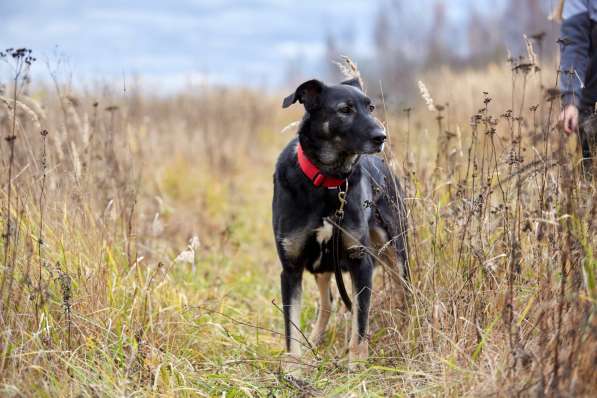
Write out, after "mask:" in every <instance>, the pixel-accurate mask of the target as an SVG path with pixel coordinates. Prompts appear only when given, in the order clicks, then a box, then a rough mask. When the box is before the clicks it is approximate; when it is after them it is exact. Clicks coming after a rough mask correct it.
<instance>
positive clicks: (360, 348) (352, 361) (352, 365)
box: [348, 339, 369, 371]
mask: <svg viewBox="0 0 597 398" xmlns="http://www.w3.org/2000/svg"><path fill="white" fill-rule="evenodd" d="M368 358H369V341H368V340H367V339H363V340H362V341H361V342H360V343H353V342H351V343H350V345H349V347H348V369H350V370H353V371H354V370H359V369H362V368H364V367H365V366H366V365H367V359H368Z"/></svg>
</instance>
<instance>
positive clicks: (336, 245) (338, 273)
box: [332, 181, 352, 312]
mask: <svg viewBox="0 0 597 398" xmlns="http://www.w3.org/2000/svg"><path fill="white" fill-rule="evenodd" d="M347 191H348V181H346V189H345V190H344V191H342V189H339V192H338V201H339V202H340V206H339V207H338V210H336V214H335V215H334V223H332V225H333V226H334V229H333V231H332V250H333V261H334V275H335V277H336V285H337V286H338V292H340V297H342V301H343V302H344V305H345V306H346V308H348V310H349V311H351V312H352V302H351V301H350V296H349V295H348V292H347V291H346V286H345V285H344V279H343V278H342V270H341V269H340V247H341V245H342V231H341V230H340V228H339V227H340V225H342V220H343V219H344V205H345V204H346V192H347Z"/></svg>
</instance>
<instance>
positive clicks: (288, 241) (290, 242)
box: [281, 230, 307, 259]
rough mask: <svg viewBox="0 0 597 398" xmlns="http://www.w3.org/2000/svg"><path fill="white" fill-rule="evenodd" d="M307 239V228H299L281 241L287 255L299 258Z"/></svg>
mask: <svg viewBox="0 0 597 398" xmlns="http://www.w3.org/2000/svg"><path fill="white" fill-rule="evenodd" d="M306 239H307V233H306V231H305V230H299V231H296V232H293V233H291V234H289V235H288V236H285V237H284V238H283V239H282V242H281V243H282V247H283V248H284V251H285V252H286V256H288V258H293V259H294V258H297V257H298V256H299V255H300V254H301V253H302V250H303V247H304V246H305V241H306Z"/></svg>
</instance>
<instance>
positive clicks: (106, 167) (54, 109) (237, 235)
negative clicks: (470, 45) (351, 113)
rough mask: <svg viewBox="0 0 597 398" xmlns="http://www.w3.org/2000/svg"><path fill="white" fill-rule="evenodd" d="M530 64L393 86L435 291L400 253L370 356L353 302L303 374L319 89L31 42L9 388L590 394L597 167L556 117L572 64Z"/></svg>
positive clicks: (5, 253) (2, 307)
mask: <svg viewBox="0 0 597 398" xmlns="http://www.w3.org/2000/svg"><path fill="white" fill-rule="evenodd" d="M10 62H15V63H16V62H24V60H22V61H18V60H17V61H14V60H10ZM521 62H522V61H521ZM524 65H526V64H524V63H523V66H524ZM523 66H521V65H520V64H517V63H507V62H504V63H503V64H500V65H489V66H488V67H486V68H484V69H481V70H460V71H453V70H450V69H447V68H444V69H441V68H440V69H438V70H435V71H433V72H426V73H423V74H421V75H420V76H419V78H420V80H421V81H422V82H423V83H424V90H427V91H428V94H429V97H430V98H428V103H425V102H424V100H423V99H422V98H420V97H418V96H417V97H414V98H412V102H411V109H403V108H401V107H397V106H390V105H387V106H386V105H385V104H384V101H383V98H378V101H377V102H378V107H377V109H378V110H377V111H376V112H377V116H378V117H379V118H380V119H381V120H383V121H384V123H385V124H386V127H387V128H388V131H389V135H390V142H389V148H388V149H386V153H385V154H384V156H385V157H387V159H388V161H389V162H390V164H391V165H392V167H393V168H394V170H395V171H396V173H397V174H398V175H399V176H400V178H401V180H402V182H403V184H404V186H405V189H406V196H407V207H408V217H409V225H410V229H409V233H410V236H409V243H410V245H409V246H410V261H411V277H412V286H411V290H412V291H411V294H410V296H409V297H408V299H407V300H406V301H400V300H398V299H397V297H398V295H396V294H395V289H394V287H393V286H391V283H389V282H388V281H387V278H384V277H383V276H384V272H383V270H382V272H381V273H380V277H379V278H378V279H379V280H378V282H379V283H378V284H377V288H376V290H375V291H374V293H373V303H374V304H373V307H372V321H371V333H372V335H371V337H370V342H371V358H370V360H369V362H368V364H367V365H366V366H365V367H364V368H363V369H361V370H359V371H358V372H351V371H349V370H348V369H347V367H346V358H345V357H346V335H347V328H348V327H349V325H350V322H349V321H348V320H347V319H346V317H345V315H344V313H343V312H342V311H339V309H338V308H336V307H337V304H335V305H334V315H333V316H332V321H331V325H330V329H329V331H328V334H327V338H326V340H325V344H324V345H323V346H322V347H320V348H318V349H317V350H315V351H314V352H309V351H308V350H307V352H306V353H305V358H304V359H305V371H304V379H303V380H302V382H301V383H298V382H296V381H295V380H294V379H288V378H286V377H285V376H284V369H285V368H284V363H283V362H284V357H283V355H282V354H283V349H284V348H283V347H284V344H283V337H282V333H283V323H282V313H281V312H280V310H279V307H280V305H281V304H280V302H281V299H280V292H279V272H280V265H279V264H278V260H277V255H276V253H275V247H274V244H273V234H272V232H271V196H272V177H271V176H272V173H273V169H274V163H275V159H276V156H277V154H278V153H279V151H280V150H281V149H282V148H283V147H284V145H285V144H286V142H288V141H289V140H290V139H291V138H292V136H293V134H295V133H294V131H293V130H292V129H290V130H287V131H285V132H283V133H281V130H282V129H283V128H284V127H285V126H287V125H288V124H289V123H291V122H293V121H296V120H298V119H299V118H300V117H301V113H302V110H301V109H298V108H299V107H298V106H297V107H294V108H292V109H291V110H290V111H282V109H281V106H280V104H281V98H282V97H283V95H285V94H287V93H278V94H272V93H269V94H264V93H262V92H259V91H258V90H250V89H240V88H239V89H232V88H222V87H213V86H199V87H193V88H192V89H191V88H189V90H188V91H187V92H184V93H180V94H177V95H172V96H168V97H158V96H153V95H151V94H148V93H146V92H144V91H143V90H142V88H141V87H135V86H134V85H133V86H132V87H126V88H125V89H123V87H111V86H106V87H95V88H93V89H89V90H81V89H73V88H71V87H70V86H69V84H67V83H66V82H64V81H61V79H60V78H56V80H55V81H54V84H50V85H37V84H30V83H29V82H28V80H27V79H26V78H25V79H24V77H25V76H26V70H27V69H28V65H27V64H26V63H22V65H21V67H22V71H23V72H22V73H21V74H20V75H18V76H16V79H15V76H14V75H13V76H6V77H4V78H3V79H4V80H2V83H3V86H0V87H2V91H1V92H0V100H1V101H0V134H1V135H2V138H3V140H2V144H1V145H0V158H1V163H0V181H1V183H2V189H1V190H0V202H1V204H2V212H1V217H0V226H1V227H2V231H3V239H2V246H1V247H0V249H1V251H0V254H1V257H0V258H2V262H1V263H0V277H1V280H0V323H1V330H2V332H1V333H0V395H1V396H7V397H11V396H14V397H20V396H47V397H55V396H73V397H86V396H93V397H95V396H100V397H102V396H217V397H241V396H242V397H244V396H289V397H294V396H341V397H345V396H354V397H357V396H358V397H360V396H515V395H519V396H543V395H542V394H545V395H547V396H556V395H563V396H589V395H590V391H595V388H596V387H597V385H596V383H595V380H596V379H597V378H596V377H595V367H596V364H595V358H597V320H596V318H595V315H596V312H595V310H596V305H597V302H596V299H597V290H596V288H595V271H596V269H595V268H596V265H597V259H596V258H595V248H596V247H597V245H596V229H597V221H596V219H597V217H596V213H597V210H596V209H597V202H596V200H595V191H596V185H595V180H594V179H593V180H592V181H590V180H587V179H584V178H583V177H581V176H580V171H579V166H578V160H579V153H578V151H577V148H576V145H577V143H576V139H575V138H574V137H572V138H567V137H565V136H564V135H563V134H562V133H560V132H559V131H558V129H557V127H556V119H557V114H558V110H559V106H560V105H559V99H558V98H557V95H555V94H554V93H553V91H554V90H548V88H552V87H555V86H556V75H555V72H550V71H552V70H554V69H555V68H553V67H552V66H550V65H542V68H541V70H538V69H536V68H535V67H534V66H535V65H530V66H524V67H523ZM15 67H18V65H15ZM31 68H43V65H41V64H38V63H35V62H33V64H32V65H31ZM15 71H18V69H15ZM15 82H16V90H15ZM371 85H372V86H373V85H374V83H373V82H372V83H371ZM431 101H433V104H432V103H431ZM42 132H43V133H42ZM304 289H305V295H304V297H303V313H302V318H301V326H302V329H303V330H304V331H306V332H308V331H309V330H310V326H311V323H312V322H313V321H314V319H315V315H316V311H317V298H316V297H317V295H316V286H315V283H313V281H312V278H305V282H304ZM336 296H337V295H336ZM338 301H339V300H335V301H334V302H335V303H337V302H338ZM306 334H308V333H306Z"/></svg>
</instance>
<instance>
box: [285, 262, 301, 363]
mask: <svg viewBox="0 0 597 398" xmlns="http://www.w3.org/2000/svg"><path fill="white" fill-rule="evenodd" d="M302 280H303V270H302V269H300V270H297V269H286V268H285V269H284V270H283V271H282V274H281V282H282V305H283V309H284V332H285V335H286V351H287V352H288V353H289V354H290V355H291V356H292V357H294V358H295V359H298V358H299V357H300V355H301V338H302V335H301V333H300V331H299V328H300V315H301V296H302V291H303V288H302Z"/></svg>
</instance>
